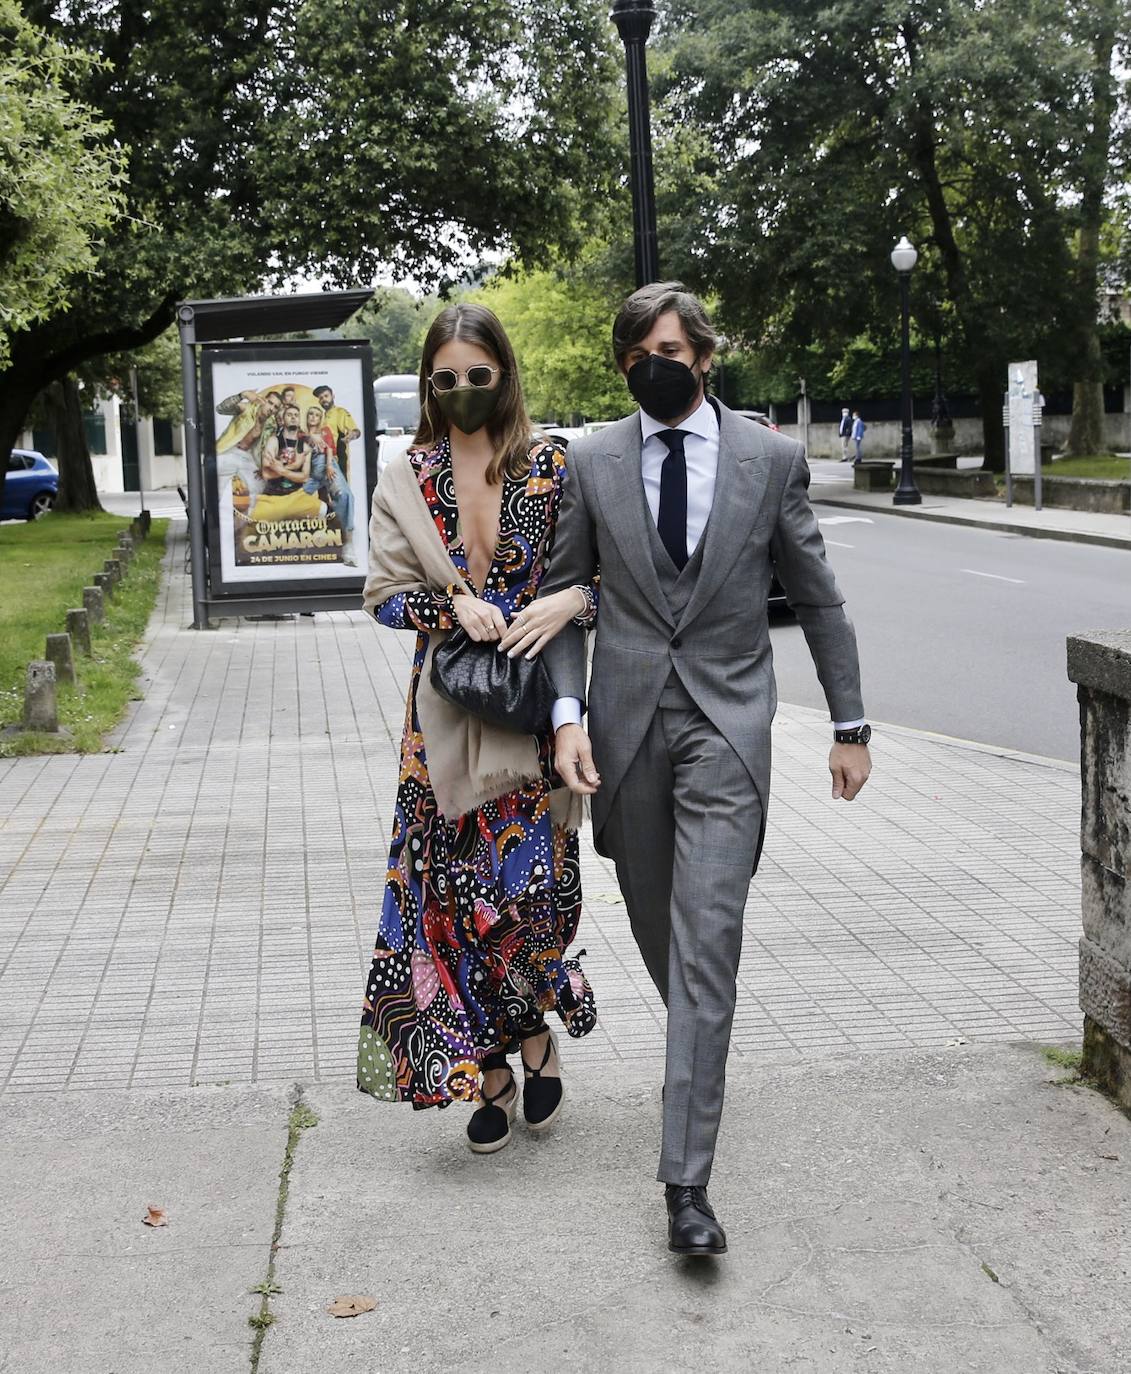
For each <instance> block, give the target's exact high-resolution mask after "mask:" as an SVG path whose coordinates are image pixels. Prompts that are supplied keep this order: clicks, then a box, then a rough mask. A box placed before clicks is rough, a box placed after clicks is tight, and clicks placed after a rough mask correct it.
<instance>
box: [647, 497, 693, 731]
mask: <svg viewBox="0 0 1131 1374" xmlns="http://www.w3.org/2000/svg"><path fill="white" fill-rule="evenodd" d="M650 516H651V512H649V517H650ZM648 539H649V543H650V544H651V545H652V560H653V562H654V563H655V565H656V576H657V577H658V578H659V579H660V588H661V590H662V591H663V593H664V599H665V600H666V601H667V603H668V605H669V607H670V608H671V613H672V618H673V620H674V621H675V623H676V628H677V629H678V628H679V622H680V621H681V620H682V618H683V613H684V611H686V610H687V603H688V602H689V601H690V600H691V593H692V592H693V591H694V590H695V583H696V581H697V580H698V577H699V569H700V568H701V567H702V566H703V545H704V544H705V543H706V540H707V535H706V532H704V533H703V535H702V537H701V538H700V540H699V543H698V544H697V545H696V547H695V552H694V553H693V554H692V555H691V557H690V558H689V559H688V560H687V562H686V563H685V564H684V566H683V569H682V570H680V569H677V568H676V565H675V564H674V563H673V562H672V560H671V555H670V554H669V553H668V551H667V549H665V548H664V541H663V540H662V539H661V538H660V532H659V530H658V529H657V528H656V526H655V524H654V523H653V521H652V520H651V518H649V520H648ZM659 704H660V705H661V706H668V707H672V706H674V707H678V708H679V709H680V710H684V711H687V710H695V709H696V708H695V702H694V700H693V699H692V697H691V695H690V693H689V692H688V690H687V688H686V687H685V686H684V685H683V683H682V682H680V680H679V676H678V674H677V673H676V671H675V669H674V667H673V669H672V671H671V672H670V673H669V674H668V680H667V682H665V683H664V690H663V691H662V692H661V693H660V702H659Z"/></svg>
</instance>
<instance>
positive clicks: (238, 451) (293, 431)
mask: <svg viewBox="0 0 1131 1374" xmlns="http://www.w3.org/2000/svg"><path fill="white" fill-rule="evenodd" d="M201 362H202V381H203V387H202V393H203V394H202V410H201V426H202V429H204V430H205V436H204V437H205V441H206V453H207V473H208V476H209V479H210V480H209V505H210V511H209V515H210V521H209V524H210V541H211V539H212V538H213V537H214V539H215V547H214V548H211V547H210V550H209V552H210V557H211V563H212V573H213V575H212V582H213V586H214V590H219V591H221V592H223V591H228V592H233V591H239V592H241V593H259V592H266V591H268V590H303V591H306V590H308V589H309V586H310V584H312V583H317V584H326V585H327V586H328V587H333V588H335V589H336V590H347V589H348V587H349V584H350V583H359V582H360V580H361V579H363V578H364V570H365V566H366V562H367V556H368V529H369V499H370V493H371V490H372V483H371V481H370V472H371V471H372V463H371V459H370V455H371V451H372V448H373V443H374V435H373V416H372V409H373V407H372V382H371V375H370V373H371V369H370V365H369V348H368V345H367V344H355V343H345V344H340V345H339V344H322V345H316V344H310V345H303V344H292V345H287V346H285V347H284V346H282V345H255V346H247V347H243V348H238V347H231V348H217V349H207V350H205V351H204V353H203V355H202V359H201ZM209 440H210V441H211V442H208V441H209ZM217 584H218V585H217ZM268 584H270V586H268Z"/></svg>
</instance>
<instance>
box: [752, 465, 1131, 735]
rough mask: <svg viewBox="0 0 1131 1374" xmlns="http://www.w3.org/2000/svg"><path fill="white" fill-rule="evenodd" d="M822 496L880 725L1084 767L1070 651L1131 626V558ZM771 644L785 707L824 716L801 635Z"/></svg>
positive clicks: (779, 633)
mask: <svg viewBox="0 0 1131 1374" xmlns="http://www.w3.org/2000/svg"><path fill="white" fill-rule="evenodd" d="M814 497H815V500H814V508H815V510H816V511H817V516H818V519H819V520H820V523H821V532H822V534H823V535H824V537H825V544H826V548H827V551H828V556H829V561H830V562H831V563H832V565H833V567H834V569H835V570H836V575H837V580H838V581H839V583H840V586H841V590H842V591H843V592H844V595H845V599H846V603H847V609H848V613H849V615H850V616H851V617H852V620H853V623H854V624H855V626H856V633H857V638H858V641H859V644H860V659H861V668H862V672H863V680H864V703H865V708H866V710H867V712H868V718H869V719H870V720H871V721H872V722H873V723H875V722H882V721H888V722H890V723H892V724H896V725H909V726H913V727H915V728H916V729H923V730H934V731H937V732H939V733H940V734H944V735H953V736H956V737H957V738H960V739H971V740H978V741H980V742H981V743H984V744H996V745H1002V746H1004V747H1006V748H1009V749H1019V750H1022V751H1024V752H1025V753H1030V754H1043V755H1046V756H1048V757H1051V758H1058V759H1070V760H1073V761H1077V760H1078V759H1079V749H1080V741H1079V718H1078V713H1077V705H1076V688H1075V686H1074V685H1073V684H1072V683H1070V682H1069V681H1068V678H1067V676H1066V672H1065V640H1066V638H1067V637H1068V635H1070V634H1078V633H1080V632H1081V631H1085V630H1100V629H1118V628H1126V627H1127V626H1129V625H1131V553H1128V552H1126V551H1125V550H1123V549H1106V548H1095V547H1091V546H1088V545H1083V544H1070V543H1061V542H1059V541H1056V540H1051V539H1033V538H1030V537H1027V536H1022V535H1010V534H1000V533H997V532H993V531H988V530H979V529H969V528H966V527H964V526H959V525H944V524H935V523H933V522H930V521H926V520H910V519H905V518H900V517H898V516H891V515H882V514H881V515H876V516H874V517H865V516H863V515H857V514H856V513H854V512H851V511H845V510H843V509H839V508H836V507H831V506H822V505H821V504H820V500H819V493H817V492H815V493H814ZM771 638H772V641H773V646H774V663H775V669H776V672H777V679H778V696H779V699H780V700H781V701H783V702H793V703H795V704H798V705H802V706H815V707H823V706H824V705H825V699H824V694H823V693H822V691H821V688H820V684H819V683H818V682H817V677H816V673H815V672H814V670H813V665H812V661H811V660H810V658H809V654H808V651H807V649H806V646H805V639H804V635H803V634H802V632H801V629H800V627H799V626H798V625H797V624H796V622H793V621H790V620H777V621H774V622H773V623H772V628H771Z"/></svg>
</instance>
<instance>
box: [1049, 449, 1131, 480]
mask: <svg viewBox="0 0 1131 1374" xmlns="http://www.w3.org/2000/svg"><path fill="white" fill-rule="evenodd" d="M1041 476H1042V477H1104V478H1107V479H1108V480H1109V481H1112V482H1126V481H1129V480H1131V458H1117V457H1116V456H1115V454H1114V453H1093V454H1089V455H1087V456H1085V457H1083V458H1058V459H1056V461H1055V462H1052V463H1042V464H1041Z"/></svg>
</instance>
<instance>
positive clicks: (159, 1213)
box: [141, 1202, 169, 1226]
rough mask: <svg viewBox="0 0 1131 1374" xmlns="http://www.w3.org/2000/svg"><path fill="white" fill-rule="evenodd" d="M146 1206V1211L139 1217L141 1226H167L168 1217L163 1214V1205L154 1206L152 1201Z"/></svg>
mask: <svg viewBox="0 0 1131 1374" xmlns="http://www.w3.org/2000/svg"><path fill="white" fill-rule="evenodd" d="M147 1207H148V1211H147V1213H146V1215H145V1216H143V1217H142V1219H141V1224H142V1225H143V1226H168V1224H169V1218H168V1217H167V1216H166V1215H165V1209H164V1207H154V1205H153V1203H152V1202H150V1203H148V1204H147Z"/></svg>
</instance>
